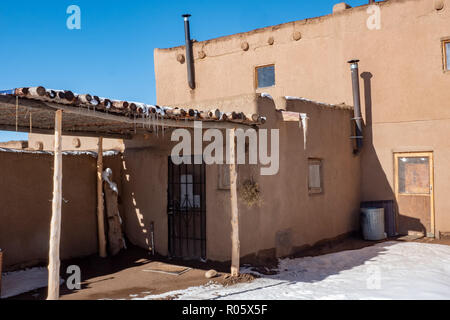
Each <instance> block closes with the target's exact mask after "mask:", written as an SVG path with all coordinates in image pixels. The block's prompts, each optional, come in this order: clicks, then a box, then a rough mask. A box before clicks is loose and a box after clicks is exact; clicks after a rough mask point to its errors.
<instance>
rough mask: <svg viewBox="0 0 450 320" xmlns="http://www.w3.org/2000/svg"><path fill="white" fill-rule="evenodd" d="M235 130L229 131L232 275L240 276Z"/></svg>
mask: <svg viewBox="0 0 450 320" xmlns="http://www.w3.org/2000/svg"><path fill="white" fill-rule="evenodd" d="M234 138H235V129H230V130H229V141H230V142H229V148H230V149H229V154H230V191H231V250H232V251H231V275H232V276H238V275H239V266H240V262H239V259H240V242H239V211H238V204H237V171H236V154H235V141H234Z"/></svg>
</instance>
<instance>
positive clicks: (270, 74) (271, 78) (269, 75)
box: [256, 66, 275, 88]
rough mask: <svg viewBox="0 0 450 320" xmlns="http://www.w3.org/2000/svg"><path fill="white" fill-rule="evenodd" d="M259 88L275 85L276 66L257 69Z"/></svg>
mask: <svg viewBox="0 0 450 320" xmlns="http://www.w3.org/2000/svg"><path fill="white" fill-rule="evenodd" d="M256 70H257V76H258V88H264V87H271V86H274V85H275V66H267V67H260V68H257V69H256Z"/></svg>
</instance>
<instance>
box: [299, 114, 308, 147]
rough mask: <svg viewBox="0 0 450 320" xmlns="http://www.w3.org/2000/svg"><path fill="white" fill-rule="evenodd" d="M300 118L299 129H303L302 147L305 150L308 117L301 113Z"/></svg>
mask: <svg viewBox="0 0 450 320" xmlns="http://www.w3.org/2000/svg"><path fill="white" fill-rule="evenodd" d="M300 117H301V122H300V124H301V127H302V128H303V147H304V149H305V150H306V140H307V135H308V120H309V118H308V115H306V114H304V113H302V114H300Z"/></svg>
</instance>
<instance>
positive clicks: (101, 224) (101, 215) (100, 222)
mask: <svg viewBox="0 0 450 320" xmlns="http://www.w3.org/2000/svg"><path fill="white" fill-rule="evenodd" d="M102 173H103V138H102V137H100V138H98V155H97V227H98V252H99V255H100V257H102V258H106V236H105V210H104V204H103V178H102Z"/></svg>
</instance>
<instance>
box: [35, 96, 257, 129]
mask: <svg viewBox="0 0 450 320" xmlns="http://www.w3.org/2000/svg"><path fill="white" fill-rule="evenodd" d="M42 103H43V104H44V105H46V106H47V107H50V108H54V109H61V110H63V111H64V112H66V113H73V114H77V115H84V116H89V117H96V118H100V119H105V120H110V121H117V122H123V123H128V124H132V125H152V126H153V124H154V125H156V126H164V127H173V128H194V121H192V120H185V119H180V120H171V119H158V120H155V122H154V123H152V122H150V121H149V120H148V119H142V118H141V117H136V119H131V118H128V117H126V116H122V115H114V114H111V113H105V112H98V111H93V110H87V109H85V108H80V107H73V106H68V105H60V104H56V103H51V102H43V101H42ZM252 125H253V124H251V123H250V124H244V123H235V122H225V121H202V126H203V128H204V129H234V128H249V127H251V126H252Z"/></svg>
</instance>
